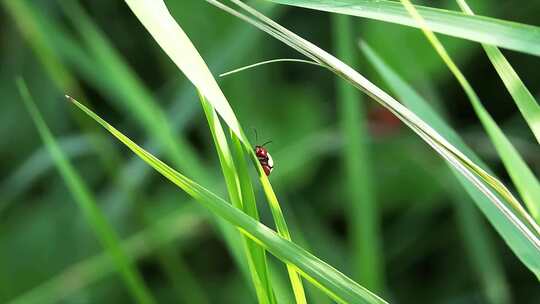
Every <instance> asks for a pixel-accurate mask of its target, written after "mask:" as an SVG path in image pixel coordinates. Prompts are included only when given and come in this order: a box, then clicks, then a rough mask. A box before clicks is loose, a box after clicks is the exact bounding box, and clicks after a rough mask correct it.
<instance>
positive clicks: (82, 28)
mask: <svg viewBox="0 0 540 304" xmlns="http://www.w3.org/2000/svg"><path fill="white" fill-rule="evenodd" d="M61 7H62V8H63V10H64V11H65V14H66V16H68V17H69V18H70V19H71V20H72V22H73V24H74V25H75V28H76V29H77V30H78V32H79V33H80V35H81V36H82V38H83V39H84V41H85V42H86V46H87V48H88V50H89V51H90V53H91V54H92V55H93V58H94V59H95V61H96V63H97V64H98V65H99V68H100V69H101V73H100V74H101V75H103V74H105V75H107V76H106V77H107V78H108V79H109V81H108V83H109V84H112V85H110V86H109V87H108V89H107V90H105V92H112V93H113V95H112V96H111V97H112V98H111V100H113V101H121V103H120V104H118V106H120V107H122V108H123V109H125V110H126V111H129V112H131V113H133V114H134V115H135V117H136V118H137V119H138V120H139V121H140V122H141V123H142V125H143V127H144V128H145V130H146V131H147V132H148V134H149V135H151V136H152V137H154V138H156V139H157V140H158V141H159V143H160V144H161V145H162V147H164V148H165V151H166V155H167V156H168V157H170V158H171V159H172V161H173V163H174V164H175V166H178V167H179V168H182V169H183V170H186V171H187V172H190V173H192V174H193V175H194V176H196V177H198V178H201V177H204V176H205V171H204V168H203V166H202V164H201V161H200V159H199V158H198V156H197V154H196V153H195V151H194V150H193V148H192V147H191V146H190V145H189V144H188V143H187V142H186V140H185V139H184V138H183V137H181V136H178V135H176V134H175V133H174V131H173V130H172V128H171V126H170V125H169V123H168V121H167V117H166V115H165V113H164V112H163V111H162V110H161V108H160V105H159V103H158V102H157V101H156V100H155V99H154V97H153V96H152V93H151V92H149V90H148V89H147V88H146V87H145V86H144V85H143V84H142V81H141V80H140V79H139V78H138V77H137V75H136V74H135V72H134V71H133V70H132V69H131V68H130V67H129V65H128V64H127V63H126V62H125V60H124V59H123V58H122V57H121V55H120V54H119V53H118V52H117V51H116V50H115V49H114V47H113V46H112V45H111V43H110V42H109V41H108V39H107V38H106V36H105V35H104V34H103V33H102V32H101V31H100V30H99V29H98V28H97V27H96V25H95V23H94V22H92V20H91V19H90V17H89V16H88V15H87V14H86V12H85V11H84V10H83V8H82V7H81V6H80V5H79V4H78V2H77V1H68V2H61Z"/></svg>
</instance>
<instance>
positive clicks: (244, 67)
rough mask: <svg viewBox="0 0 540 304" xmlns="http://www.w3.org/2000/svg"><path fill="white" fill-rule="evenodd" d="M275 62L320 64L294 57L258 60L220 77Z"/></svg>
mask: <svg viewBox="0 0 540 304" xmlns="http://www.w3.org/2000/svg"><path fill="white" fill-rule="evenodd" d="M275 62H300V63H307V64H313V65H319V64H318V63H316V62H313V61H309V60H303V59H293V58H280V59H272V60H265V61H261V62H257V63H254V64H250V65H246V66H243V67H240V68H237V69H234V70H231V71H228V72H225V73H222V74H219V77H225V76H229V75H232V74H236V73H238V72H242V71H245V70H249V69H252V68H255V67H258V66H261V65H265V64H269V63H275Z"/></svg>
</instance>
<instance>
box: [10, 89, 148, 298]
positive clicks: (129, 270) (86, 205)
mask: <svg viewBox="0 0 540 304" xmlns="http://www.w3.org/2000/svg"><path fill="white" fill-rule="evenodd" d="M17 86H18V88H19V91H20V93H21V96H22V99H23V101H24V103H25V106H26V107H27V109H28V112H29V113H30V115H31V116H32V119H33V120H34V123H35V125H36V128H37V129H38V131H39V134H40V136H41V138H42V139H43V141H44V142H45V145H46V146H47V149H48V150H49V153H51V155H52V156H53V158H54V160H55V163H56V166H57V167H58V170H59V171H60V174H61V175H62V177H63V178H64V181H65V182H66V185H67V186H68V188H69V190H70V192H71V193H72V195H73V196H74V198H75V201H76V202H77V203H78V205H79V207H80V208H81V211H82V213H83V215H84V217H85V218H86V220H87V221H88V223H89V224H90V226H91V227H92V229H93V230H94V233H95V234H96V237H97V238H98V239H99V240H100V242H101V243H102V245H103V247H105V249H106V250H107V251H108V253H109V254H110V256H111V258H112V259H113V260H114V262H115V264H116V266H117V268H118V271H119V272H120V274H121V276H122V278H123V279H124V282H125V284H126V286H127V288H128V290H129V291H130V292H131V294H132V296H133V298H134V300H136V301H137V302H138V303H155V301H154V299H153V297H152V295H151V294H150V291H149V290H148V288H147V287H146V286H145V284H144V281H143V279H142V277H141V275H140V274H139V272H138V271H137V269H136V267H135V265H133V263H132V262H131V259H129V257H128V256H127V255H126V253H125V252H124V251H123V250H122V248H121V247H120V245H119V238H118V236H117V235H116V233H115V231H114V229H113V228H112V227H111V225H110V224H109V223H108V221H107V219H106V217H105V215H104V214H103V213H102V212H101V210H100V209H99V207H98V206H97V204H96V202H95V200H94V198H93V197H92V195H91V193H90V191H89V190H88V189H87V188H86V186H85V184H84V182H83V180H82V179H81V178H80V176H79V175H78V174H77V172H76V171H75V169H74V168H73V167H72V166H71V164H70V163H69V161H68V160H67V159H66V157H65V156H64V153H63V152H62V150H60V148H59V147H58V144H57V143H56V141H55V139H54V137H53V135H52V134H51V132H50V130H49V128H48V127H47V125H46V124H45V121H44V120H43V118H42V117H41V114H40V113H39V111H38V109H37V107H36V106H35V103H34V102H33V100H32V97H31V96H30V92H29V91H28V88H27V87H26V84H25V83H24V81H23V80H22V79H18V80H17Z"/></svg>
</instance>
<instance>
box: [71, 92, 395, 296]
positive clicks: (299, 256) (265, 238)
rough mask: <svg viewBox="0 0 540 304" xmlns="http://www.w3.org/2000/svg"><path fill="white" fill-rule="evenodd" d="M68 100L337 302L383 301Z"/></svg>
mask: <svg viewBox="0 0 540 304" xmlns="http://www.w3.org/2000/svg"><path fill="white" fill-rule="evenodd" d="M70 101H71V102H72V103H73V104H75V105H76V106H77V107H78V108H79V109H81V110H82V111H83V112H85V113H86V114H87V115H88V116H90V117H91V118H92V119H94V120H95V121H96V122H98V123H99V124H100V125H101V126H103V128H105V129H106V130H107V131H109V132H110V133H111V134H112V135H113V136H114V137H116V138H117V139H118V140H119V141H121V142H122V143H123V144H124V145H126V146H127V147H128V148H129V149H130V150H132V151H133V152H134V153H135V154H137V156H139V157H140V158H141V159H142V160H144V161H145V162H146V163H148V164H149V165H150V166H152V167H153V168H154V169H155V170H156V171H158V172H159V173H160V174H161V175H163V176H164V177H166V178H167V179H168V180H170V181H171V182H173V183H174V184H176V185H177V186H178V187H180V188H181V189H182V190H184V191H185V192H186V193H187V194H189V195H190V196H192V197H193V198H194V199H195V200H197V201H198V202H199V203H201V204H202V205H203V206H204V207H206V208H207V209H209V210H210V211H211V212H212V213H214V214H215V215H216V216H219V217H221V218H223V219H225V220H227V221H228V222H230V223H231V224H232V225H234V226H236V227H237V228H238V229H239V230H240V231H241V232H242V233H243V234H244V235H246V236H248V237H249V238H251V239H252V240H254V241H256V242H257V243H258V244H259V245H260V246H262V247H264V248H265V249H267V250H268V251H269V252H271V253H272V254H273V255H275V256H276V257H277V258H279V259H280V260H282V261H283V262H284V263H286V264H288V265H290V266H289V267H294V268H295V269H296V270H297V271H299V273H300V274H302V275H303V276H304V277H305V278H306V279H307V280H308V281H310V282H312V283H313V284H315V285H316V286H318V287H319V288H321V289H322V290H323V291H324V292H326V293H327V294H328V295H329V296H330V297H332V298H333V299H334V300H336V301H338V302H339V303H386V302H385V301H384V300H382V299H381V298H379V297H378V296H376V295H375V294H373V293H371V292H370V291H369V290H367V289H365V288H364V287H362V286H360V285H358V284H357V283H356V282H354V281H353V280H351V279H350V278H348V277H347V276H345V275H344V274H342V273H341V272H339V271H337V270H336V269H335V268H333V267H331V266H330V265H328V264H326V263H324V262H323V261H321V260H320V259H318V258H317V257H315V256H314V255H312V254H311V253H309V252H307V251H306V250H304V249H302V248H301V247H299V246H298V245H296V244H295V243H293V242H291V241H289V240H287V239H285V238H283V237H281V236H279V235H278V234H277V233H276V232H274V231H273V230H271V229H270V228H268V227H267V226H265V225H263V224H261V223H260V222H257V221H256V220H254V219H253V218H251V217H250V216H248V215H246V214H245V213H243V212H242V211H240V210H238V209H237V208H235V207H233V206H231V205H230V204H229V203H228V202H226V201H224V200H223V199H221V198H220V197H218V196H217V195H215V194H213V193H212V192H210V191H208V190H207V189H206V188H204V187H202V186H201V185H199V184H197V183H195V182H194V181H192V180H190V179H189V178H187V177H186V176H184V175H182V174H181V173H179V172H177V171H175V170H174V169H172V168H171V167H169V166H167V165H166V164H165V163H163V162H162V161H160V160H159V159H157V158H156V157H155V156H153V155H152V154H150V153H148V152H147V151H146V150H144V149H142V148H141V147H139V146H138V145H137V144H136V143H134V142H133V141H131V140H130V139H129V138H128V137H126V136H125V135H123V134H122V133H121V132H120V131H118V130H117V129H115V128H114V127H113V126H111V125H110V124H108V123H107V122H106V121H104V120H103V119H101V118H100V117H99V116H97V115H96V114H95V113H94V112H92V111H91V110H90V109H88V108H87V107H85V106H84V105H82V104H81V103H79V102H78V101H76V100H75V99H73V98H70Z"/></svg>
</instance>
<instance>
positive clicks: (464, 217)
mask: <svg viewBox="0 0 540 304" xmlns="http://www.w3.org/2000/svg"><path fill="white" fill-rule="evenodd" d="M360 48H361V50H362V51H363V52H364V54H365V55H366V57H367V59H368V61H370V63H371V64H372V65H373V67H375V69H376V71H377V72H378V73H379V74H380V75H381V76H382V78H383V80H384V81H385V82H386V83H387V84H388V86H389V88H390V89H391V90H392V91H393V92H394V93H395V94H396V96H398V97H399V99H400V100H402V101H403V103H404V104H405V105H406V106H407V107H408V108H409V109H411V110H412V111H414V112H415V113H416V114H417V115H418V116H420V117H421V118H422V119H423V120H425V121H426V122H427V123H429V124H430V125H431V126H433V128H434V129H435V130H437V132H439V133H441V134H442V135H444V136H445V137H446V138H448V140H449V141H450V142H451V143H452V144H453V145H455V146H456V147H457V148H459V149H460V150H461V151H463V153H465V154H466V155H467V156H469V157H470V158H471V159H472V160H473V161H475V162H476V163H478V164H479V165H481V166H483V167H485V164H483V163H482V161H481V160H480V158H479V157H478V156H477V155H476V154H475V153H474V152H473V151H472V150H471V149H470V148H468V147H467V145H466V144H465V142H464V141H463V140H462V139H461V138H460V136H459V135H458V134H457V133H456V132H455V131H454V130H453V129H452V128H451V127H450V126H449V125H448V124H447V123H446V122H445V121H444V120H443V119H442V118H441V116H440V115H439V114H438V113H437V112H436V111H435V110H434V109H433V107H432V106H431V105H430V104H429V103H428V102H427V101H426V100H425V99H424V98H423V97H422V96H420V95H419V94H418V93H417V92H415V91H414V90H413V89H412V88H411V87H410V86H409V85H408V84H407V83H406V82H405V81H404V80H403V79H402V78H401V77H399V75H398V74H397V73H396V72H395V71H394V70H392V69H391V68H390V67H389V66H388V65H387V64H386V63H385V62H384V61H383V60H382V59H381V57H380V56H379V55H378V54H377V53H376V52H375V51H374V50H373V49H372V48H371V47H370V46H369V45H368V44H367V42H362V43H361V45H360ZM450 168H451V169H452V167H450ZM452 173H453V175H454V176H455V177H456V179H457V180H458V181H459V183H460V184H461V186H462V187H463V188H464V189H465V190H466V191H467V192H469V193H470V194H471V195H470V198H471V199H472V200H473V201H474V203H475V204H476V205H477V206H478V207H479V208H480V209H481V210H483V211H484V212H485V213H494V215H493V216H489V215H488V219H489V220H490V221H491V222H492V223H493V226H494V227H495V229H497V230H499V232H500V233H501V235H502V236H503V237H504V238H505V239H506V238H508V241H509V242H514V243H513V244H510V246H511V247H516V248H520V245H519V242H518V241H517V240H518V239H519V238H521V236H520V235H518V234H516V233H518V232H517V231H515V230H512V229H509V230H505V229H503V228H502V227H503V226H504V224H503V223H500V224H497V223H495V222H494V221H495V220H496V219H497V217H496V214H495V212H494V211H495V210H493V209H494V206H493V205H492V204H491V203H490V202H489V200H488V199H487V198H486V197H485V196H483V195H482V193H481V192H479V190H478V189H476V188H474V187H473V186H472V185H470V183H469V182H468V181H467V180H466V179H465V177H463V176H462V175H461V174H459V172H457V171H456V170H453V169H452ZM450 191H451V192H454V194H453V195H454V196H455V197H456V205H457V206H456V208H457V210H458V218H459V219H460V220H461V221H462V222H463V226H464V228H463V229H464V230H466V231H464V233H467V235H466V236H464V238H465V241H466V242H467V243H470V244H471V246H472V247H471V248H478V250H472V251H474V255H475V256H473V258H474V259H475V267H477V268H480V269H481V270H479V271H478V272H479V274H480V276H481V277H482V278H481V279H482V281H483V282H484V288H485V290H486V295H487V297H488V299H490V300H491V301H492V302H493V303H501V304H502V303H508V302H509V301H508V298H509V295H508V294H509V291H508V288H507V286H506V284H505V279H504V274H503V273H502V270H501V269H500V266H498V264H496V262H495V257H494V254H495V252H494V251H493V250H490V249H491V246H490V245H489V244H488V242H489V241H488V240H487V235H484V233H483V231H482V230H483V229H482V227H477V226H475V225H477V224H479V223H477V220H476V218H477V217H478V216H477V215H476V214H474V212H477V211H476V210H474V209H472V208H473V207H474V206H472V205H471V206H469V201H467V199H463V198H464V197H465V196H466V195H465V194H464V193H457V192H458V191H462V190H461V189H451V190H450ZM471 209H472V210H471ZM501 220H502V221H504V220H505V219H504V218H502V219H501ZM510 228H511V227H510ZM515 237H517V238H515ZM533 249H534V248H531V250H526V251H524V253H523V256H526V255H527V254H529V253H527V251H529V252H530V253H532V254H534V256H533V258H536V259H538V258H540V255H539V254H538V253H536V251H534V250H533ZM518 257H519V255H518Z"/></svg>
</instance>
